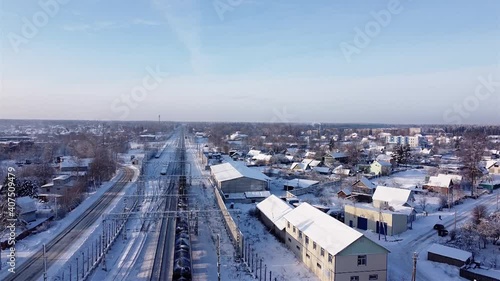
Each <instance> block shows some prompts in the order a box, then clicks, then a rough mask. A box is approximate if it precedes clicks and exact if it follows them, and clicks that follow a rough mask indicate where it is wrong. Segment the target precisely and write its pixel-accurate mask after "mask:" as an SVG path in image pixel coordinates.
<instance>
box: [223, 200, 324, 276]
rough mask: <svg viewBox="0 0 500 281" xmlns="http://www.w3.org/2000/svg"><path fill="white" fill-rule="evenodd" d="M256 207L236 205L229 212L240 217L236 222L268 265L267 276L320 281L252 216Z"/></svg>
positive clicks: (253, 205) (252, 205)
mask: <svg viewBox="0 0 500 281" xmlns="http://www.w3.org/2000/svg"><path fill="white" fill-rule="evenodd" d="M255 206H256V204H234V209H229V210H230V211H231V212H233V213H234V215H233V217H236V216H237V215H239V216H240V217H239V219H237V220H236V222H237V223H238V226H239V227H240V229H241V231H242V233H243V235H245V237H246V241H247V242H249V243H250V245H251V248H253V249H254V250H255V253H257V254H258V255H259V258H262V260H263V262H262V264H263V265H264V264H265V265H267V270H268V273H267V276H269V271H272V276H274V277H276V278H277V279H278V280H310V281H316V280H319V279H318V277H317V276H316V275H314V274H313V273H312V272H311V271H309V269H308V268H307V267H306V266H305V265H304V264H303V263H302V262H300V261H299V260H298V259H297V258H296V257H295V255H294V254H293V253H292V252H291V251H290V250H289V249H288V248H287V247H286V245H285V244H284V243H281V242H280V241H279V240H278V239H277V238H276V237H275V236H274V235H273V234H271V233H269V230H268V229H267V228H266V227H265V226H264V225H263V224H262V223H261V222H260V221H259V219H258V218H257V217H255V216H252V215H251V214H250V210H253V209H255ZM274 277H273V278H274Z"/></svg>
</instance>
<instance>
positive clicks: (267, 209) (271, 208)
mask: <svg viewBox="0 0 500 281" xmlns="http://www.w3.org/2000/svg"><path fill="white" fill-rule="evenodd" d="M257 209H259V211H261V212H262V213H263V214H264V215H265V216H266V217H267V218H268V219H269V220H271V221H272V222H273V223H274V225H276V227H277V228H278V229H280V230H282V229H284V228H285V226H286V221H285V219H284V218H283V216H284V215H286V214H287V213H288V212H290V211H291V210H293V208H292V207H291V206H290V205H288V203H286V202H285V201H283V200H281V199H280V198H278V197H277V196H276V195H271V196H269V197H267V198H266V199H265V200H263V201H262V202H260V203H259V204H257Z"/></svg>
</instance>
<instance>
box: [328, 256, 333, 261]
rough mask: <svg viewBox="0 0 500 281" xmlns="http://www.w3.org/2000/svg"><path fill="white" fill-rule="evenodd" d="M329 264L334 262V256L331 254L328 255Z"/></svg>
mask: <svg viewBox="0 0 500 281" xmlns="http://www.w3.org/2000/svg"><path fill="white" fill-rule="evenodd" d="M328 262H329V263H332V262H333V256H332V255H331V254H328Z"/></svg>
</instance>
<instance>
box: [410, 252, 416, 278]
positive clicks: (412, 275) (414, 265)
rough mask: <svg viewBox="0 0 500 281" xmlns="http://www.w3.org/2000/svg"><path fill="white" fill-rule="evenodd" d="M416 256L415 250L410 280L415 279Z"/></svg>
mask: <svg viewBox="0 0 500 281" xmlns="http://www.w3.org/2000/svg"><path fill="white" fill-rule="evenodd" d="M417 258H418V254H417V253H416V252H414V253H413V272H412V274H411V281H416V280H417Z"/></svg>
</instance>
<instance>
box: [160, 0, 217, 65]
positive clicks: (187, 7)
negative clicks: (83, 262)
mask: <svg viewBox="0 0 500 281" xmlns="http://www.w3.org/2000/svg"><path fill="white" fill-rule="evenodd" d="M153 6H155V7H156V8H157V9H158V10H159V11H160V12H162V13H163V15H164V16H165V19H166V20H167V24H168V26H169V27H170V29H171V30H172V31H173V32H174V33H175V35H176V36H177V38H178V39H179V41H180V42H181V43H182V44H183V45H184V46H185V47H186V49H187V50H188V51H189V54H190V62H191V67H192V69H193V71H194V72H195V73H197V74H200V73H205V72H206V68H207V64H208V58H207V56H205V55H203V53H202V50H201V47H202V44H201V39H200V33H201V28H200V26H201V25H200V21H201V10H200V7H199V4H198V2H197V1H195V0H182V1H181V0H177V1H166V0H153Z"/></svg>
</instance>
